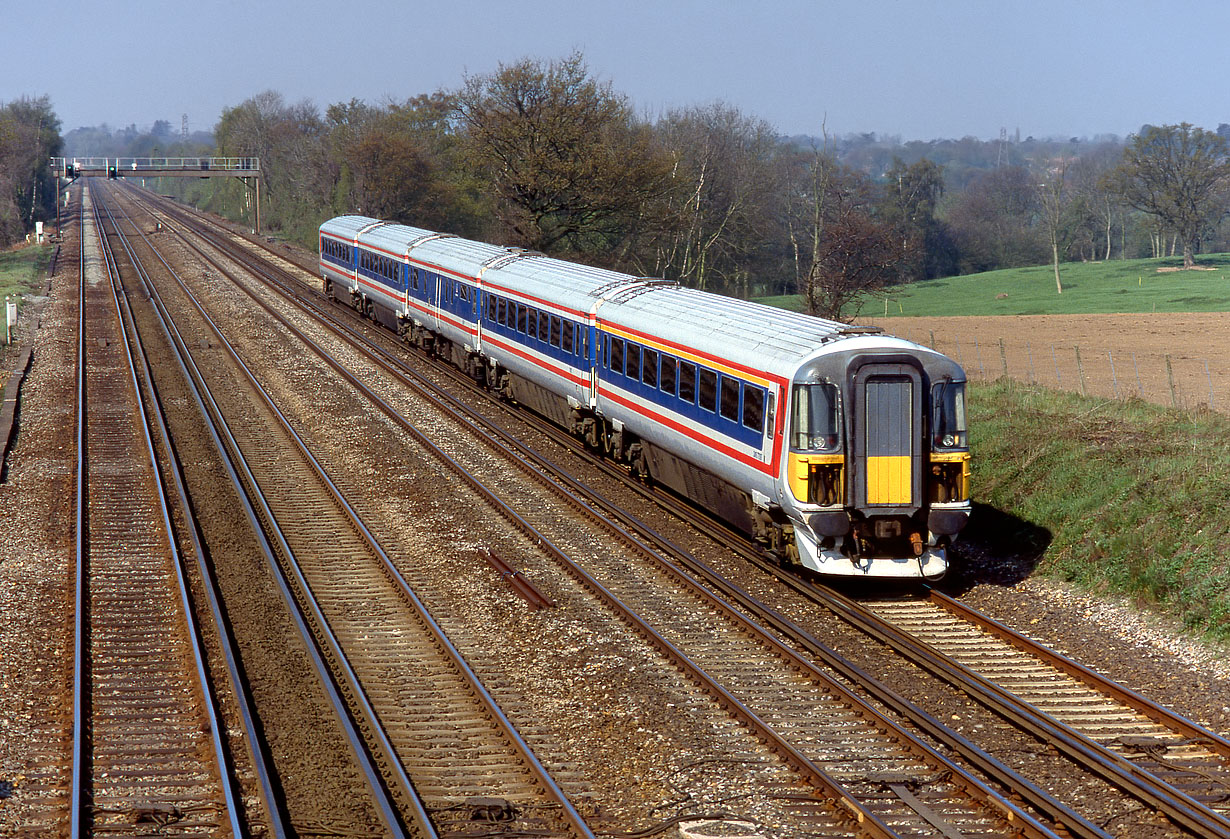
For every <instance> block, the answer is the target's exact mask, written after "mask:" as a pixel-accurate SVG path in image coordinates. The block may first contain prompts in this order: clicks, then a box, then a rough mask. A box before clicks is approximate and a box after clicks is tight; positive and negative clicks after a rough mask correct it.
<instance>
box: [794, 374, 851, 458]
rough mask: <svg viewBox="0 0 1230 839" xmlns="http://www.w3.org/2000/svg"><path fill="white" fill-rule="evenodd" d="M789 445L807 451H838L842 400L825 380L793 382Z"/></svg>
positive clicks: (835, 388)
mask: <svg viewBox="0 0 1230 839" xmlns="http://www.w3.org/2000/svg"><path fill="white" fill-rule="evenodd" d="M793 404H794V407H793V410H792V418H791V422H790V445H791V447H792V448H795V449H803V450H806V451H822V452H833V451H837V450H838V449H839V448H840V446H841V436H840V429H841V402H840V400H839V398H838V394H837V387H836V386H835V385H831V384H829V383H827V382H825V383H821V384H809V385H795V386H794V398H793Z"/></svg>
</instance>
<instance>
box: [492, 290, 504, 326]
mask: <svg viewBox="0 0 1230 839" xmlns="http://www.w3.org/2000/svg"><path fill="white" fill-rule="evenodd" d="M491 299H492V300H495V321H496V323H502V324H504V325H505V326H507V325H508V301H507V300H505V299H504V298H503V297H500V298H495V297H493V298H491Z"/></svg>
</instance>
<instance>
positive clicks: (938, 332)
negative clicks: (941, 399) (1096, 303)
mask: <svg viewBox="0 0 1230 839" xmlns="http://www.w3.org/2000/svg"><path fill="white" fill-rule="evenodd" d="M860 323H867V324H872V325H875V326H880V327H883V328H884V330H885V331H886V332H889V333H891V334H894V335H898V336H900V337H903V338H908V339H910V340H912V341H917V342H918V343H920V344H926V345H927V346H935V348H936V349H938V350H940V351H941V352H944V353H946V354H948V355H949V356H951V357H953V358H955V359H956V360H957V361H959V362H960V363H961V364H962V365H963V366H964V367H965V370H966V373H967V374H968V376H969V377H970V379H996V378H999V377H1000V376H1002V375H1004V371H1005V369H1006V370H1007V375H1009V376H1010V377H1012V378H1014V379H1019V380H1021V381H1034V382H1037V383H1038V384H1041V385H1045V386H1047V387H1058V388H1061V389H1063V390H1072V391H1080V390H1082V385H1083V389H1084V392H1086V393H1087V394H1089V395H1091V396H1105V397H1115V396H1118V397H1119V398H1128V397H1130V396H1139V397H1140V398H1142V399H1146V400H1148V401H1150V402H1156V403H1158V404H1161V405H1172V404H1173V405H1176V406H1179V407H1185V408H1189V409H1199V408H1201V407H1207V406H1209V402H1210V397H1211V398H1212V408H1213V409H1214V410H1217V411H1221V412H1224V413H1230V313H1224V312H1209V313H1205V312H1201V313H1193V314H1168V315H1147V314H1146V315H1018V316H1006V317H935V318H927V317H920V318H863V319H860ZM1001 341H1002V349H1001ZM1168 360H1169V364H1168V363H1167V362H1168Z"/></svg>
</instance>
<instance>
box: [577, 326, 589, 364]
mask: <svg viewBox="0 0 1230 839" xmlns="http://www.w3.org/2000/svg"><path fill="white" fill-rule="evenodd" d="M578 328H579V329H580V330H581V357H582V358H589V329H587V328H586V327H584V326H581V327H578Z"/></svg>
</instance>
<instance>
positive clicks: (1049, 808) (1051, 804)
mask: <svg viewBox="0 0 1230 839" xmlns="http://www.w3.org/2000/svg"><path fill="white" fill-rule="evenodd" d="M198 253H201V255H202V256H203V257H204V258H205V259H207V260H210V261H211V264H213V265H214V267H215V268H217V269H218V270H219V271H222V272H223V273H224V274H225V273H227V271H226V269H225V268H224V267H223V266H221V265H219V264H218V263H217V262H216V261H213V260H211V259H210V257H209V256H208V255H206V254H204V253H203V252H201V251H199V249H198ZM240 288H243V289H244V290H245V291H246V292H247V293H248V295H249V296H250V297H252V298H253V299H254V300H255V301H256V302H257V303H258V304H259V305H261V306H262V307H264V308H265V309H266V310H267V311H269V312H270V314H271V315H273V316H274V317H275V318H277V319H278V320H279V322H280V323H282V325H283V326H284V327H286V328H287V329H288V330H290V331H292V332H294V333H296V334H297V335H299V337H300V339H301V340H303V341H305V342H306V343H308V344H309V345H310V346H312V347H313V349H314V350H315V351H316V352H317V354H318V355H319V356H320V357H321V358H322V359H323V360H325V361H326V363H329V364H330V365H331V366H333V367H334V368H335V369H336V370H337V371H338V372H339V373H340V374H341V375H343V376H345V377H347V378H348V379H349V380H351V382H352V384H353V385H354V386H355V387H357V388H359V389H360V390H363V391H365V392H367V393H369V398H370V399H371V400H372V401H373V403H374V404H376V405H377V407H379V408H380V409H381V410H382V411H384V412H385V413H386V414H387V415H389V416H390V418H392V419H394V421H396V422H399V424H402V425H403V427H404V428H405V429H406V430H407V431H408V432H409V433H411V434H413V435H415V436H416V438H418V437H421V435H420V434H419V432H418V431H417V430H416V429H415V428H414V427H413V426H412V425H410V424H409V423H408V422H407V421H406V420H405V419H404V418H401V417H400V415H399V414H397V412H396V411H395V409H392V408H391V406H387V405H386V404H385V403H384V402H383V400H381V399H380V398H379V397H378V396H376V395H375V394H374V393H371V392H370V389H369V388H368V387H367V386H366V385H365V384H363V383H362V382H360V381H358V380H357V379H356V378H355V377H354V376H353V374H350V373H349V372H348V371H347V370H345V369H343V368H342V367H341V366H340V365H338V364H337V363H336V362H335V361H333V360H331V356H330V355H329V354H328V353H327V352H326V351H325V350H324V349H323V348H320V347H319V346H318V345H316V344H315V343H314V342H312V341H311V339H309V338H307V336H305V335H302V333H301V332H300V331H299V330H298V329H297V328H296V327H295V326H294V325H293V324H291V323H290V322H289V321H287V320H286V319H285V318H284V317H283V316H281V315H280V314H279V313H277V312H275V311H274V310H273V309H272V308H271V307H270V306H269V305H268V304H267V303H266V302H265V301H262V300H260V298H258V297H257V296H256V295H254V294H253V293H252V292H251V291H250V290H248V289H246V288H244V287H243V286H242V284H241V285H240ZM283 293H285V292H283ZM330 328H333V329H334V330H335V332H338V334H341V333H340V331H338V330H337V329H336V328H335V327H330ZM370 349H371V350H375V351H377V352H378V353H379V354H380V355H381V356H383V357H384V358H383V359H376V360H377V363H378V364H380V366H381V367H382V368H384V369H386V370H387V371H388V372H390V373H391V374H392V375H395V376H398V377H399V378H400V379H401V380H402V381H404V382H405V383H406V384H408V385H409V386H411V387H414V388H415V389H416V391H418V392H420V393H422V395H423V396H424V397H425V398H431V399H434V398H436V397H435V396H433V395H432V394H430V393H428V392H427V391H426V389H425V387H424V386H422V385H420V384H418V383H416V382H414V381H411V380H409V379H408V378H406V376H405V375H403V374H402V373H401V372H400V371H399V370H398V369H394V368H393V366H391V365H397V367H399V368H402V369H404V365H402V364H401V363H400V362H399V361H397V360H396V359H395V358H393V357H392V356H391V355H390V354H388V353H387V352H386V351H385V350H383V349H382V348H370ZM385 359H387V363H386V360H385ZM407 372H408V371H407ZM443 398H446V399H448V400H451V401H452V402H454V403H457V406H458V409H457V410H454V409H452V408H449V407H448V406H445V407H446V409H447V410H449V412H450V413H452V414H453V415H454V416H455V418H456V419H458V421H460V422H462V423H463V425H465V426H466V427H467V428H469V429H470V430H471V432H472V433H474V434H476V435H480V436H485V432H484V431H483V430H482V429H480V428H479V427H478V425H477V423H476V422H475V421H474V420H473V419H471V418H470V416H472V414H470V412H469V409H468V408H466V407H465V406H463V405H461V404H460V403H459V402H458V401H457V400H456V399H455V397H452V396H449V395H447V394H444V395H443ZM458 410H460V411H465V412H466V413H467V415H466V416H462V415H461V414H459V413H458ZM426 444H427V445H428V446H432V447H434V444H431V443H430V442H427V443H426ZM494 445H496V446H497V447H499V448H500V449H501V450H503V451H506V452H508V453H509V454H511V456H513V457H514V458H516V459H518V460H520V461H521V463H522V466H523V468H525V470H526V471H527V473H530V474H533V475H538V474H539V472H538V470H537V469H535V468H534V467H533V466H532V465H531V464H530V463H528V462H527V461H525V460H524V459H523V458H522V457H521V455H520V454H519V453H517V452H509V451H508V448H507V446H505V445H504V444H502V443H498V442H494ZM441 456H442V457H444V458H446V459H447V460H448V461H449V462H450V463H451V462H452V459H451V458H450V457H449V456H448V455H446V454H442V455H441ZM531 456H532V457H534V458H536V459H539V460H540V462H541V463H549V461H547V460H546V459H545V458H542V456H541V455H538V454H537V453H535V452H531ZM456 468H461V467H460V466H457V467H456ZM552 469H553V471H558V472H559V473H560V474H559V475H557V478H558V479H559V480H561V481H564V482H566V483H569V484H571V485H572V486H573V488H574V489H576V490H580V491H581V492H584V493H585V494H587V495H590V496H593V495H594V493H593V491H592V490H588V489H587V488H584V487H582V486H581V485H580V484H579V483H578V482H576V481H575V480H574V479H572V478H570V477H567V475H566V473H564V472H563V471H562V470H560V469H559V467H555V466H552ZM467 481H469V482H470V483H471V485H473V481H472V480H471V479H469V478H467ZM548 484H549V485H551V486H553V487H554V485H553V484H550V482H548ZM554 488H555V489H556V491H559V490H560V488H559V487H554ZM489 500H492V499H489ZM493 500H494V502H495V503H496V504H497V505H503V502H502V501H501V500H500V499H498V498H494V499H493ZM578 501H579V502H580V505H581V506H583V507H585V508H586V509H587V512H589V513H590V514H592V515H594V516H597V517H598V518H600V519H602V520H604V521H605V522H606V524H607V526H608V527H613V528H614V530H615V532H617V533H618V535H619V536H620V537H621V538H622V539H624V540H627V541H628V542H629V543H630V544H634V545H636V546H637V547H638V549H639V550H640V551H641V552H642V553H643V554H644V555H646V556H647V557H648V558H650V559H652V560H653V561H655V562H658V563H660V564H663V565H664V567H666V568H668V569H670V570H671V572H672V573H673V574H674V575H675V576H676V578H677V579H678V580H679V581H680V582H681V583H682V584H684V585H686V586H689V587H691V588H693V589H694V590H697V591H698V592H702V593H703V596H706V597H709V598H712V599H714V600H715V601H716V603H717V604H719V606H720V607H721V608H723V609H724V610H728V609H730V607H729V606H728V605H727V604H725V603H723V601H722V600H721V599H720V598H714V597H713V595H712V594H711V593H709V592H706V591H704V589H703V588H702V587H700V586H698V585H697V584H696V582H695V581H694V580H693V579H692V578H691V577H690V576H689V575H687V574H683V573H682V572H680V571H679V570H678V569H677V568H674V566H673V565H672V564H671V563H670V562H669V560H666V559H665V558H664V557H662V556H660V555H659V554H657V552H656V551H654V550H653V549H652V548H650V547H649V546H647V545H644V544H643V543H642V542H641V541H640V540H639V539H638V538H637V537H636V536H635V535H633V534H632V533H630V532H628V531H627V530H626V529H624V528H622V527H620V526H619V525H618V524H617V523H615V522H612V521H610V520H609V519H606V517H605V516H604V515H603V514H602V513H600V512H599V511H597V510H595V509H593V508H592V507H591V506H589V505H588V504H586V503H585V502H584V501H581V500H580V499H577V498H575V496H574V499H573V503H574V504H575V503H577V502H578ZM606 503H608V504H609V502H606ZM508 514H509V515H511V516H513V517H515V518H516V519H517V520H521V521H523V519H521V517H520V516H518V515H517V514H516V513H515V512H511V511H510V512H509V513H508ZM525 526H526V527H531V528H532V525H529V524H528V523H525ZM635 529H636V530H638V531H640V532H648V533H652V530H651V529H648V528H646V526H645V525H643V524H639V523H638V526H636V527H635ZM533 533H534V538H536V539H541V540H543V541H544V543H545V544H548V545H549V542H546V540H545V538H544V537H543V536H542V535H541V534H539V533H538V532H537V531H533ZM672 547H673V549H674V551H676V552H679V553H681V554H684V555H687V552H686V551H683V549H681V548H678V547H677V546H672ZM553 555H554V554H553ZM688 556H690V555H688ZM557 559H559V560H561V561H563V562H565V563H566V564H567V566H569V567H571V568H572V569H575V572H574V576H576V574H577V573H579V574H582V575H585V577H586V578H587V580H592V578H591V577H589V575H588V574H587V573H586V572H585V571H584V570H583V569H581V568H580V567H579V566H577V565H576V564H575V563H574V562H573V560H571V558H569V557H567V556H565V555H563V554H562V553H561V554H559V555H558V556H557ZM691 562H693V563H696V564H697V565H699V564H700V563H699V562H698V561H697V560H695V559H692V560H691ZM710 573H712V572H710ZM714 577H715V578H716V575H714ZM578 579H579V578H578ZM587 580H582V582H583V583H584V584H586V585H587V586H590V583H589V582H588V581H587ZM592 582H593V585H594V586H597V587H598V589H595V590H596V591H597V592H598V593H599V595H600V596H602V597H604V599H606V598H610V602H611V604H612V608H615V609H617V610H623V608H624V607H623V604H620V603H618V600H617V598H615V596H614V595H613V594H611V593H610V592H608V591H606V589H605V588H602V587H601V584H600V583H598V582H597V581H596V580H592ZM744 597H747V598H748V599H749V600H750V599H751V598H750V597H749V596H747V595H744ZM766 608H767V607H764V606H763V604H761V605H760V609H761V610H763V609H766ZM730 611H732V612H733V613H734V614H735V615H736V616H737V619H738V620H739V621H740V622H741V623H743V624H744V625H745V626H746V627H748V628H749V630H750V631H753V632H755V633H757V634H758V635H760V636H761V637H762V638H763V639H764V640H765V641H766V643H769V644H770V645H771V646H773V647H775V648H776V649H778V650H780V651H781V652H782V654H783V655H784V656H785V657H787V658H789V659H790V660H792V661H794V662H795V663H796V665H797V666H799V667H802V668H804V669H805V670H807V671H808V672H809V673H810V674H812V675H814V676H815V677H816V678H818V679H821V680H823V681H826V682H829V683H830V684H832V686H833V689H834V690H835V691H837V692H838V693H841V694H843V695H847V696H848V697H849V700H850V701H851V703H852V704H854V705H856V706H859V707H865V708H867V709H868V712H869V713H872V714H875V715H876V716H879V715H878V714H877V712H874V711H873V710H871V709H870V707H869V706H866V703H864V702H863V700H862V699H861V698H859V697H857V696H856V695H853V694H849V693H848V691H846V690H845V688H844V687H843V686H841V685H840V684H839V683H836V682H833V681H832V680H831V679H830V678H829V677H828V676H827V674H824V673H823V672H822V671H818V670H817V669H816V668H815V666H814V665H813V664H812V663H811V662H810V661H807V660H806V659H803V658H802V657H800V656H798V655H797V654H796V653H795V652H794V651H793V650H791V649H790V648H789V647H787V646H785V645H783V644H782V643H781V642H780V641H778V640H777V639H776V638H774V637H772V636H770V635H768V634H767V633H764V632H763V630H761V629H760V628H759V627H756V626H755V625H754V624H752V623H751V622H750V621H748V620H747V619H746V618H744V617H743V616H742V615H739V614H738V612H737V611H735V610H730ZM626 614H627V615H628V617H629V620H633V621H639V620H640V618H639V617H638V616H636V615H635V614H634V613H631V612H630V611H628V612H627V613H626ZM777 619H778V620H779V621H783V622H786V619H785V618H782V617H781V616H777ZM796 629H797V631H798V633H800V634H805V633H803V631H802V630H801V629H798V628H797V627H796ZM649 632H650V633H652V642H653V643H654V645H655V646H659V648H660V649H662V650H663V652H664V653H665V654H667V655H673V654H678V655H684V654H683V653H682V652H681V651H678V650H674V648H673V647H671V648H670V649H667V647H663V646H660V644H661V645H669V644H670V642H669V641H666V639H664V638H661V636H660V635H658V634H657V633H656V632H654V631H653V630H652V629H649ZM813 641H814V639H813ZM815 643H816V644H817V645H819V642H818V641H816V642H815ZM832 655H833V656H834V657H836V654H835V653H833V654H832ZM847 670H848V672H850V673H853V672H854V668H853V666H852V665H849V666H848V668H847ZM717 689H718V690H719V691H721V692H722V694H724V695H723V701H724V702H725V701H726V699H727V698H729V700H730V701H732V702H736V703H737V702H738V700H737V699H735V698H734V697H733V696H729V694H727V693H726V692H725V690H724V689H723V688H721V687H720V685H719V686H717ZM881 693H882V694H883V695H884V696H890V695H892V694H891V691H888V689H887V688H883V689H882V691H881ZM898 701H899V702H900V703H904V702H906V701H905V700H901V699H900V698H898ZM915 712H916V713H915V715H914V716H916V717H917V719H918V720H919V721H923V722H924V723H926V722H927V721H929V726H930V727H932V728H943V726H942V724H940V723H938V721H935V720H934V719H932V718H929V717H927V716H926V715H925V713H924V712H922V711H921V710H918V709H915ZM748 713H752V712H751V711H750V709H748ZM889 725H890V726H892V727H893V728H894V729H896V730H897V732H898V733H899V735H900V737H901V738H902V739H903V740H904V741H905V742H914V743H916V744H917V745H918V746H921V748H922V750H923V751H924V752H926V753H927V754H929V755H930V756H932V757H933V758H934V759H935V760H938V761H940V762H942V763H944V764H948V762H947V761H945V760H944V759H943V758H942V757H941V756H939V755H938V753H935V752H934V750H932V749H930V747H929V746H926V745H925V744H922V743H920V742H918V741H915V739H914V738H913V737H912V736H910V735H908V734H907V733H906V732H904V730H903V729H900V727H899V726H897V725H896V724H895V723H892V722H891V721H889ZM948 735H949V737H948V739H949V740H954V741H956V740H957V739H958V738H959V735H956V734H955V733H953V732H948ZM788 745H789V744H787V746H788ZM961 745H962V750H965V751H973V752H978V751H979V750H977V747H975V746H973V745H972V744H969V743H968V741H963V742H962V743H961ZM980 757H981V761H982V763H983V764H985V765H988V766H994V765H998V766H999V771H1000V773H1001V774H1007V775H1009V776H1011V775H1013V773H1012V771H1011V770H1010V769H1007V767H1003V766H1002V764H997V762H996V761H994V759H993V758H991V757H990V756H989V755H986V754H985V753H984V752H983V753H981V754H980ZM803 759H804V760H806V758H803ZM954 769H955V770H956V772H957V774H958V776H959V777H961V779H962V781H963V782H964V783H965V784H967V785H968V789H970V791H971V792H975V791H976V792H977V794H978V795H980V796H982V797H983V798H984V800H986V801H988V802H989V803H994V804H996V805H999V806H1001V807H1003V812H1004V814H1005V817H1006V818H1007V819H1008V820H1009V821H1010V822H1016V823H1017V824H1018V825H1020V826H1021V827H1022V832H1024V833H1026V834H1027V835H1050V834H1049V831H1047V830H1046V829H1045V828H1043V827H1042V826H1041V825H1040V824H1037V822H1035V821H1034V820H1033V819H1032V818H1031V817H1030V816H1028V814H1026V813H1024V812H1023V811H1021V810H1019V809H1018V808H1016V807H1015V805H1011V804H1008V803H1007V802H1005V801H1004V800H1003V799H1001V798H1000V797H999V796H998V795H997V794H995V793H994V792H993V791H991V790H990V789H989V788H987V787H986V786H985V785H984V784H982V782H980V781H978V780H977V779H976V778H973V776H970V775H968V773H966V772H965V771H964V770H962V769H960V768H959V767H954ZM1012 786H1013V789H1014V791H1021V790H1028V791H1032V793H1033V795H1034V797H1037V798H1038V799H1039V800H1041V801H1043V802H1045V804H1046V809H1044V810H1042V811H1043V812H1049V813H1050V814H1054V815H1056V816H1057V817H1058V818H1059V819H1061V820H1062V822H1061V823H1063V824H1065V825H1071V826H1073V827H1074V828H1075V829H1076V833H1077V835H1081V836H1088V837H1096V839H1106V837H1107V834H1106V833H1105V832H1104V831H1102V830H1100V829H1099V828H1097V827H1095V826H1093V825H1092V824H1090V823H1089V822H1087V821H1086V820H1084V819H1082V818H1081V817H1080V816H1079V815H1077V814H1076V813H1075V812H1073V811H1071V810H1070V809H1069V808H1066V807H1064V806H1063V805H1062V804H1059V803H1058V802H1056V801H1054V800H1053V799H1049V797H1048V796H1046V794H1045V793H1043V792H1041V791H1040V790H1038V789H1037V788H1036V787H1033V786H1032V785H1030V784H1029V783H1028V782H1027V781H1025V779H1023V778H1021V777H1020V776H1015V777H1014V778H1013V784H1012ZM1005 805H1006V806H1005ZM1034 831H1036V833H1033V832H1034Z"/></svg>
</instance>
